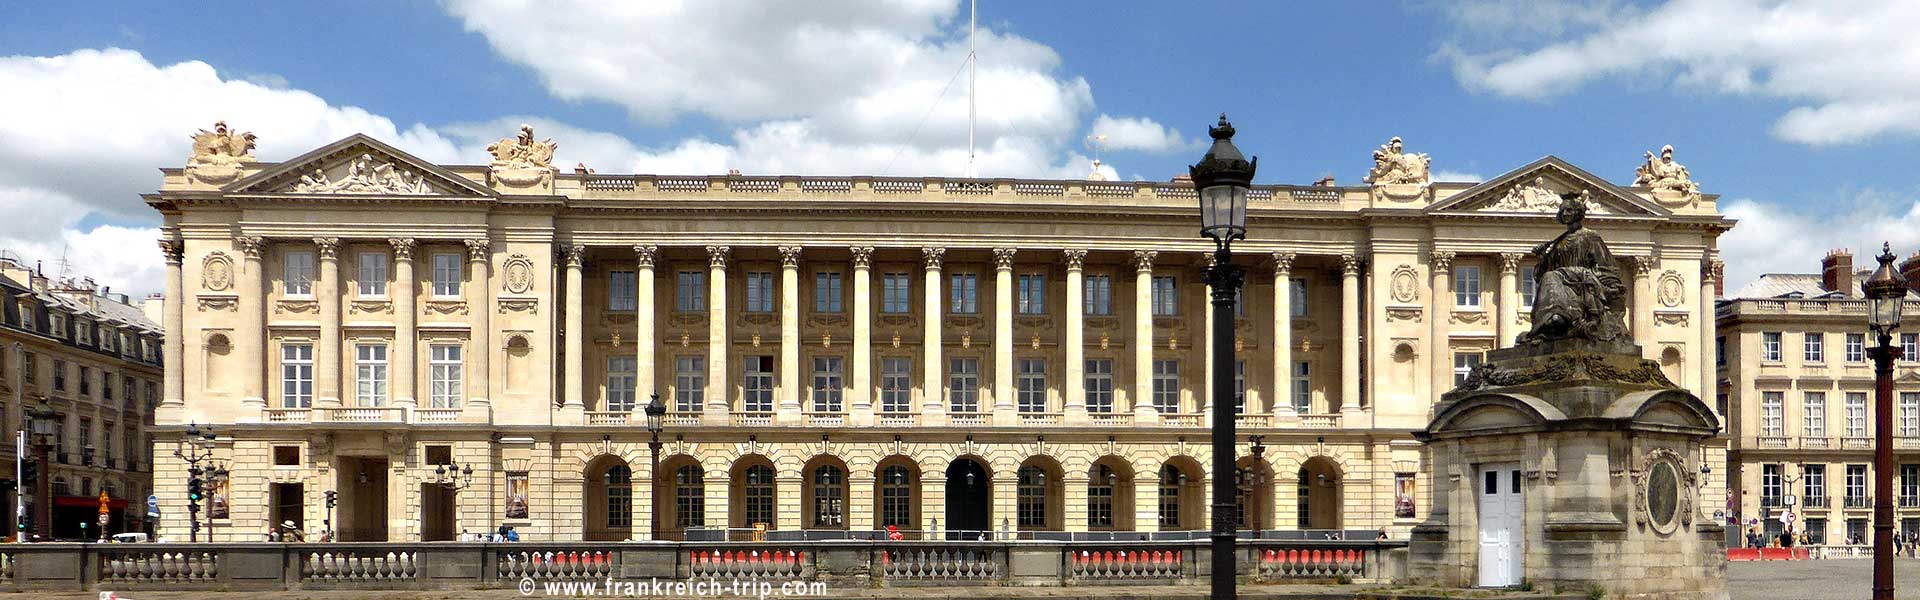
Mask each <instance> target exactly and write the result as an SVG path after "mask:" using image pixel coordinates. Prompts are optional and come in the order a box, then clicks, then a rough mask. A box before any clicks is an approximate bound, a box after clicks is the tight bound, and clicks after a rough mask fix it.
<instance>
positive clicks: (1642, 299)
mask: <svg viewBox="0 0 1920 600" xmlns="http://www.w3.org/2000/svg"><path fill="white" fill-rule="evenodd" d="M1658 263H1659V259H1656V258H1654V257H1651V256H1635V257H1633V343H1635V344H1640V354H1641V355H1642V356H1646V357H1648V358H1651V355H1652V353H1653V352H1654V350H1655V348H1654V347H1653V277H1652V274H1653V267H1654V265H1656V264H1658Z"/></svg>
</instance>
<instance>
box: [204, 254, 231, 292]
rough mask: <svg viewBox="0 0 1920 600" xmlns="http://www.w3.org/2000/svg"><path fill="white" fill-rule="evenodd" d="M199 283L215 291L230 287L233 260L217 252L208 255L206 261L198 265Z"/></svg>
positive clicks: (222, 290)
mask: <svg viewBox="0 0 1920 600" xmlns="http://www.w3.org/2000/svg"><path fill="white" fill-rule="evenodd" d="M200 285H201V286H204V287H206V288H207V289H209V290H213V291H216V292H224V291H226V289H227V288H229V287H232V286H233V260H232V259H229V258H227V255H225V254H221V253H219V252H215V253H213V254H211V255H208V256H207V261H206V262H205V263H203V264H201V265H200Z"/></svg>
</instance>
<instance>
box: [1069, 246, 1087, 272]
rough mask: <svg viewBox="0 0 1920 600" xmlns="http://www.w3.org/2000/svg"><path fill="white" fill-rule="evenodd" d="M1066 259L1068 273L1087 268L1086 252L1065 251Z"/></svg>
mask: <svg viewBox="0 0 1920 600" xmlns="http://www.w3.org/2000/svg"><path fill="white" fill-rule="evenodd" d="M1066 258H1067V270H1068V271H1078V270H1081V269H1084V268H1086V266H1087V251H1086V250H1067V251H1066Z"/></svg>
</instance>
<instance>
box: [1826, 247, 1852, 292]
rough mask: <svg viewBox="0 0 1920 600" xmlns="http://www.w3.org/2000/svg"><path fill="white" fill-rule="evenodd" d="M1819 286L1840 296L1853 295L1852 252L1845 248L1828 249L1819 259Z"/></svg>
mask: <svg viewBox="0 0 1920 600" xmlns="http://www.w3.org/2000/svg"><path fill="white" fill-rule="evenodd" d="M1820 287H1821V288H1824V289H1826V290H1827V291H1829V292H1840V294H1841V295H1842V296H1849V297H1851V296H1852V295H1853V253H1852V252H1850V251H1848V250H1847V249H1846V248H1839V249H1835V250H1828V251H1827V257H1826V258H1823V259H1820Z"/></svg>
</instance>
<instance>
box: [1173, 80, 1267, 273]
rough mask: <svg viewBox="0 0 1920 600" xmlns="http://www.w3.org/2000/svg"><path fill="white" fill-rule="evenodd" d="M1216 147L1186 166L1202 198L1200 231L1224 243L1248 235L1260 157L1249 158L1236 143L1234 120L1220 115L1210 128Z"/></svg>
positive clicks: (1223, 245) (1209, 132)
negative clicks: (1249, 207)
mask: <svg viewBox="0 0 1920 600" xmlns="http://www.w3.org/2000/svg"><path fill="white" fill-rule="evenodd" d="M1207 134H1208V135H1210V136H1212V137H1213V147H1211V148H1208V149H1207V153H1206V155H1205V156H1202V157H1201V158H1200V162H1199V163H1197V164H1194V165H1193V166H1191V167H1188V168H1187V173H1188V175H1189V176H1191V177H1192V178H1193V189H1194V192H1195V195H1196V196H1198V197H1199V199H1200V234H1201V235H1204V236H1206V237H1210V238H1213V240H1214V243H1216V244H1220V245H1221V247H1223V248H1224V247H1225V246H1226V245H1227V244H1229V243H1232V242H1233V240H1238V239H1246V237H1247V196H1248V193H1249V189H1248V188H1249V186H1251V185H1253V173H1254V170H1255V168H1256V167H1258V165H1259V162H1260V159H1259V158H1258V157H1255V158H1254V159H1253V160H1247V157H1246V155H1244V154H1241V153H1240V149H1239V148H1238V147H1235V146H1234V145H1233V124H1232V123H1229V122H1227V115H1226V114H1225V113H1222V114H1221V115H1220V124H1219V125H1215V126H1213V127H1209V128H1207Z"/></svg>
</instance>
